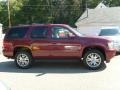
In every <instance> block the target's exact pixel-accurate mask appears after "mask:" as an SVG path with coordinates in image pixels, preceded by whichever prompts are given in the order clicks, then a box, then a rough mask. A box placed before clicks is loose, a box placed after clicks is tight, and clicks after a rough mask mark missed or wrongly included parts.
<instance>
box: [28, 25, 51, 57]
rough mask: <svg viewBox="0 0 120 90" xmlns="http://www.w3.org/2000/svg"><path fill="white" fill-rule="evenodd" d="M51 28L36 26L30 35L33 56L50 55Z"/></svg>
mask: <svg viewBox="0 0 120 90" xmlns="http://www.w3.org/2000/svg"><path fill="white" fill-rule="evenodd" d="M48 33H49V28H48V27H47V26H34V27H32V31H31V34H30V38H31V39H32V41H31V48H32V53H33V56H35V57H44V56H49V55H50V50H51V49H50V47H49V45H50V43H49V37H48Z"/></svg>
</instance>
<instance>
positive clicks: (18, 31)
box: [6, 27, 28, 39]
mask: <svg viewBox="0 0 120 90" xmlns="http://www.w3.org/2000/svg"><path fill="white" fill-rule="evenodd" d="M27 30H28V27H20V28H11V29H10V30H9V32H8V34H7V36H6V37H7V38H10V39H16V38H23V37H24V36H25V34H26V32H27Z"/></svg>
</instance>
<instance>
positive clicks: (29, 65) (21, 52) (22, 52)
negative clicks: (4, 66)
mask: <svg viewBox="0 0 120 90" xmlns="http://www.w3.org/2000/svg"><path fill="white" fill-rule="evenodd" d="M19 54H25V55H26V56H27V57H28V58H29V64H28V65H26V66H24V67H23V66H20V65H19V64H18V62H17V57H18V55H19ZM32 62H33V60H32V56H31V54H30V53H28V52H25V51H19V52H17V53H16V55H15V64H16V66H17V67H18V68H22V69H28V68H30V67H31V66H32Z"/></svg>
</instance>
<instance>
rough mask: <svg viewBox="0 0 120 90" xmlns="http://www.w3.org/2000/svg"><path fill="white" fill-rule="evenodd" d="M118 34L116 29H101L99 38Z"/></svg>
mask: <svg viewBox="0 0 120 90" xmlns="http://www.w3.org/2000/svg"><path fill="white" fill-rule="evenodd" d="M118 34H120V32H119V30H117V29H102V30H101V32H100V34H99V36H114V35H118Z"/></svg>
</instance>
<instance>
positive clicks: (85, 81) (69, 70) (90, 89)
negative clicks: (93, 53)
mask: <svg viewBox="0 0 120 90" xmlns="http://www.w3.org/2000/svg"><path fill="white" fill-rule="evenodd" d="M119 75H120V56H119V55H118V56H115V57H114V58H113V59H112V60H111V62H110V63H108V64H106V66H104V67H103V68H101V69H100V70H88V69H86V68H84V65H83V64H82V63H80V62H79V61H77V60H71V61H62V62H59V61H40V62H37V63H35V64H34V66H33V67H32V68H30V69H18V68H17V67H16V66H15V65H14V62H13V60H12V59H7V58H5V57H4V56H2V55H0V80H1V81H2V82H4V83H5V84H6V85H7V86H8V87H10V88H11V90H120V79H119ZM0 90H1V89H0Z"/></svg>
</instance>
